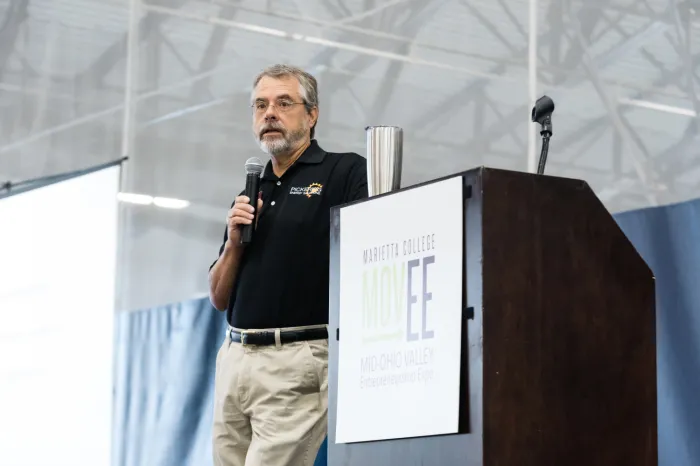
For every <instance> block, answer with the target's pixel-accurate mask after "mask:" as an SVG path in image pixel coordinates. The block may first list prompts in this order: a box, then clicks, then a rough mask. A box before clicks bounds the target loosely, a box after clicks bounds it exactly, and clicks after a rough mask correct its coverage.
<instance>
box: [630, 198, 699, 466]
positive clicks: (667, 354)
mask: <svg viewBox="0 0 700 466" xmlns="http://www.w3.org/2000/svg"><path fill="white" fill-rule="evenodd" d="M616 219H617V222H618V224H619V225H620V228H622V230H623V231H624V232H625V234H626V235H627V237H628V238H630V240H631V241H632V243H633V244H634V245H635V247H636V248H637V251H639V253H640V254H641V255H642V257H644V259H645V260H646V262H647V264H649V266H650V267H651V269H652V270H653V271H654V275H655V276H656V293H657V296H656V303H657V310H656V332H657V338H656V343H657V353H656V354H657V368H658V376H657V380H658V382H657V389H658V416H659V417H658V422H659V428H658V435H659V465H660V466H697V465H700V440H699V439H700V403H698V397H699V396H700V199H698V200H695V201H691V202H686V203H683V204H677V205H673V206H667V207H659V208H653V209H646V210H641V211H634V212H627V213H624V214H620V215H618V216H617V217H616Z"/></svg>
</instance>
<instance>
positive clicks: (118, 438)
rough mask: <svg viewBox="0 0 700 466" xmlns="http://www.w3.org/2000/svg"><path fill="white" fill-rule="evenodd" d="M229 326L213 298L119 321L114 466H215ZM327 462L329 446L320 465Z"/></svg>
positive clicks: (129, 315) (130, 315)
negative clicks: (220, 370) (217, 389)
mask: <svg viewBox="0 0 700 466" xmlns="http://www.w3.org/2000/svg"><path fill="white" fill-rule="evenodd" d="M225 330H226V321H225V319H224V315H223V314H222V313H221V312H218V311H216V310H215V309H214V308H213V307H211V305H210V304H209V300H208V299H207V298H203V299H195V300H190V301H186V302H182V303H178V304H173V305H169V306H161V307H157V308H153V309H149V310H144V311H137V312H125V313H120V314H118V315H117V316H116V330H115V345H116V349H115V353H116V356H115V359H116V361H115V383H114V386H115V387H114V436H113V451H112V456H113V461H112V465H113V466H210V465H212V464H213V463H212V452H211V423H212V414H213V413H212V409H213V408H212V407H213V392H214V366H215V364H216V353H217V352H218V350H219V345H221V343H222V342H223V339H224V335H225ZM325 465H326V445H325V442H324V444H323V445H322V446H321V449H320V451H319V455H318V458H317V460H316V463H315V466H325Z"/></svg>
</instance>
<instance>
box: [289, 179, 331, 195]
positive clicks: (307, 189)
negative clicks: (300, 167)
mask: <svg viewBox="0 0 700 466" xmlns="http://www.w3.org/2000/svg"><path fill="white" fill-rule="evenodd" d="M322 189H323V185H322V184H320V183H311V184H310V185H309V186H304V187H300V188H292V189H290V190H289V194H293V195H300V194H301V195H304V196H306V197H308V198H310V197H311V196H320V195H321V190H322Z"/></svg>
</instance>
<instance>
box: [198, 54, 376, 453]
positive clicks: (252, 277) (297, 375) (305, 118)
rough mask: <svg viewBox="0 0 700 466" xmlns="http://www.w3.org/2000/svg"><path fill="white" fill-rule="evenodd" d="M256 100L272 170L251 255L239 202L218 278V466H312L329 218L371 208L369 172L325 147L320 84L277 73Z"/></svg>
mask: <svg viewBox="0 0 700 466" xmlns="http://www.w3.org/2000/svg"><path fill="white" fill-rule="evenodd" d="M251 100H252V105H251V106H252V113H253V133H254V135H255V137H256V140H257V142H258V144H259V145H260V148H261V149H262V150H263V151H264V152H266V153H268V154H269V155H270V156H271V158H270V161H269V162H268V163H267V165H266V167H265V169H264V171H263V174H262V181H261V198H260V199H259V200H258V202H257V210H258V213H259V215H258V218H257V220H256V224H257V225H256V229H255V234H254V237H253V241H252V243H251V244H249V245H248V246H245V247H242V246H241V245H240V244H239V243H240V228H241V225H250V224H252V221H253V220H252V219H253V208H252V207H251V206H250V205H249V199H248V198H247V197H245V196H243V195H239V196H238V197H237V198H236V199H235V201H234V204H233V207H232V208H231V210H230V211H229V213H228V219H227V223H228V225H227V229H226V233H225V235H224V243H223V245H222V246H221V249H220V251H219V258H218V260H217V261H216V262H215V263H214V264H213V265H212V267H211V269H210V273H209V280H210V299H211V302H212V304H213V305H214V307H215V308H217V309H219V310H222V311H223V310H225V311H226V318H227V320H228V323H229V328H228V331H227V335H226V339H225V341H224V343H223V345H222V347H221V348H220V350H219V354H218V356H217V361H216V384H215V401H214V426H213V449H214V463H215V464H216V465H217V466H244V465H245V466H263V465H264V466H287V465H288V466H304V465H312V464H313V463H314V460H315V458H316V454H317V452H318V449H319V447H320V445H321V443H322V442H323V439H324V438H325V435H326V430H327V428H326V420H327V410H328V402H327V395H328V380H327V378H328V330H327V325H328V298H329V297H328V280H329V277H328V265H329V264H328V261H329V228H330V208H331V207H332V206H335V205H339V204H343V203H346V202H350V201H354V200H357V199H362V198H365V197H367V167H366V161H365V159H364V158H362V157H361V156H359V155H358V154H354V153H346V154H335V153H330V152H326V151H324V150H323V149H321V147H320V146H319V145H318V143H317V142H316V140H315V139H314V132H315V131H314V130H315V127H316V123H317V121H318V114H319V109H318V91H317V85H316V80H315V78H314V77H313V76H311V75H310V74H308V73H306V72H304V71H302V70H300V69H298V68H294V67H289V66H284V65H275V66H272V67H270V68H268V69H266V70H264V71H263V72H262V73H261V74H260V75H259V76H258V77H257V78H256V79H255V81H254V89H253V93H252V99H251Z"/></svg>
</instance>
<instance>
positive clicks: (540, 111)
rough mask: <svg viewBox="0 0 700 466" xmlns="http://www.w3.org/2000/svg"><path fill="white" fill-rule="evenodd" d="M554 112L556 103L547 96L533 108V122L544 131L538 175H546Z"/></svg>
mask: <svg viewBox="0 0 700 466" xmlns="http://www.w3.org/2000/svg"><path fill="white" fill-rule="evenodd" d="M553 112H554V101H553V100H552V99H550V98H549V97H547V96H546V95H544V96H542V97H540V98H539V99H537V102H535V106H534V107H533V108H532V121H533V122H536V123H539V124H540V126H541V127H542V129H541V130H540V136H542V152H541V153H540V162H539V164H538V166H537V174H538V175H541V174H543V173H544V166H545V164H546V163H547V153H548V152H549V138H550V137H552V113H553Z"/></svg>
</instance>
